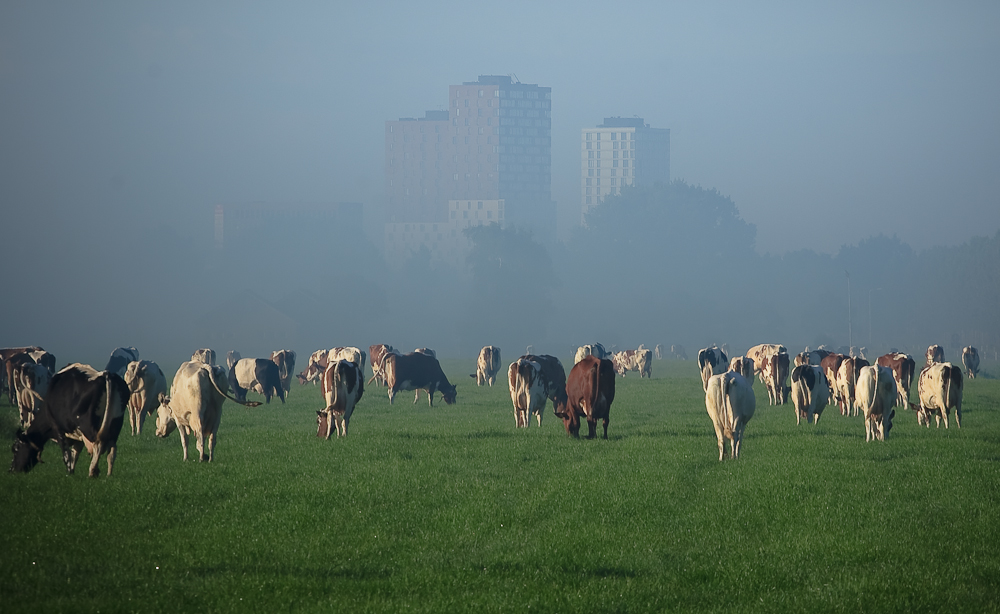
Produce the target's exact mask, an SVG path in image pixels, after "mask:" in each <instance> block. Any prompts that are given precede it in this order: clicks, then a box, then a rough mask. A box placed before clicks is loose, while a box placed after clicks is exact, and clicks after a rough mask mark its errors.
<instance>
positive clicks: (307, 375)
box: [295, 348, 343, 384]
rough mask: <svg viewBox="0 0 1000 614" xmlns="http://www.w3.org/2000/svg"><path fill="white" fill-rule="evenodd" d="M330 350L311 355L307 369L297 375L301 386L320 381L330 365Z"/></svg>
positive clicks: (318, 351) (317, 351)
mask: <svg viewBox="0 0 1000 614" xmlns="http://www.w3.org/2000/svg"><path fill="white" fill-rule="evenodd" d="M341 349H343V348H334V350H338V351H339V350H341ZM329 356H330V350H316V351H315V352H313V353H312V354H310V355H309V362H307V363H306V368H305V369H303V370H302V373H298V374H296V376H295V377H296V378H297V379H298V380H299V383H300V384H305V383H306V382H312V383H313V384H315V383H317V382H319V381H320V379H321V378H322V377H323V373H324V372H325V371H326V367H327V365H328V364H329Z"/></svg>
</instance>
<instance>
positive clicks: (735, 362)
mask: <svg viewBox="0 0 1000 614" xmlns="http://www.w3.org/2000/svg"><path fill="white" fill-rule="evenodd" d="M729 370H730V371H732V372H733V373H739V374H740V375H742V376H743V379H745V380H746V381H747V383H749V384H750V385H751V386H753V361H752V360H750V359H749V358H747V357H746V356H736V357H734V358H733V359H732V360H730V361H729ZM713 375H718V374H716V373H713ZM707 387H708V386H707V384H706V389H707Z"/></svg>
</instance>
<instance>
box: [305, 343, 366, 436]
mask: <svg viewBox="0 0 1000 614" xmlns="http://www.w3.org/2000/svg"><path fill="white" fill-rule="evenodd" d="M321 386H322V391H323V399H324V401H326V407H324V408H323V409H320V410H318V411H317V412H316V423H317V432H316V436H317V437H322V438H324V439H330V435H331V434H332V433H333V431H334V429H336V431H337V437H338V438H339V437H347V427H348V426H349V425H350V424H351V414H353V413H354V407H355V405H357V403H358V401H360V400H361V397H362V396H364V394H365V374H364V371H362V370H361V367H359V366H358V365H357V364H355V363H354V362H351V361H350V360H335V361H333V362H331V363H330V364H328V365H327V366H326V371H324V372H323V380H322V383H321Z"/></svg>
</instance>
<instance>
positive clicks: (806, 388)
mask: <svg viewBox="0 0 1000 614" xmlns="http://www.w3.org/2000/svg"><path fill="white" fill-rule="evenodd" d="M734 360H735V359H734ZM829 400H830V387H829V385H828V384H827V383H826V375H824V374H823V369H821V368H820V367H816V366H813V365H809V364H804V365H799V366H798V367H795V368H794V369H792V404H793V405H795V424H799V421H800V420H801V419H802V418H805V419H806V423H809V422H812V423H813V424H819V417H820V415H822V413H823V410H824V409H826V405H827V403H828V402H829Z"/></svg>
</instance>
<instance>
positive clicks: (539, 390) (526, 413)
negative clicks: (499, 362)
mask: <svg viewBox="0 0 1000 614" xmlns="http://www.w3.org/2000/svg"><path fill="white" fill-rule="evenodd" d="M507 383H508V385H509V386H510V400H511V402H512V403H513V404H514V428H521V427H524V428H528V425H529V423H530V416H531V414H535V416H536V418H537V419H538V426H542V410H543V409H544V408H545V392H546V390H545V382H544V381H543V378H542V366H541V365H540V364H538V363H537V362H534V361H532V360H528V359H527V358H524V357H523V356H522V357H521V358H518V359H517V360H515V361H514V362H512V363H510V367H508V368H507Z"/></svg>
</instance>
